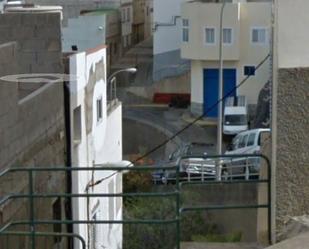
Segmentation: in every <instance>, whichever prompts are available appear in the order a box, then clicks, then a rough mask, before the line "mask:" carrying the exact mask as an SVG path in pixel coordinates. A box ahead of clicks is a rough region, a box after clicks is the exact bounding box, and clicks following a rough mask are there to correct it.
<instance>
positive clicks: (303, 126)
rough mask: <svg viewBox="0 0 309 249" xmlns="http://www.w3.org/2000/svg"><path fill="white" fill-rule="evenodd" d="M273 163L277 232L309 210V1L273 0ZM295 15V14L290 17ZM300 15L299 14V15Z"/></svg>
mask: <svg viewBox="0 0 309 249" xmlns="http://www.w3.org/2000/svg"><path fill="white" fill-rule="evenodd" d="M275 4H276V5H275V7H276V8H275V10H276V12H275V17H276V18H275V21H276V23H275V24H276V26H275V35H274V37H275V42H276V43H275V57H274V61H275V74H274V89H273V103H272V107H273V112H272V119H273V120H272V121H273V122H272V129H273V140H272V150H273V156H272V164H273V171H274V172H275V176H274V181H275V184H276V188H275V191H274V193H273V198H274V202H275V204H276V206H275V209H274V215H275V219H276V220H275V222H274V223H275V224H276V231H275V232H277V233H280V232H281V231H282V230H283V226H284V222H285V221H286V219H287V217H291V216H300V215H303V214H308V213H309V203H308V200H309V196H308V194H309V185H308V175H309V170H308V169H309V167H308V166H309V164H308V161H309V157H308V139H306V137H307V133H308V130H309V123H308V108H307V106H308V104H309V99H308V92H309V88H308V87H309V69H308V68H309V63H308V48H307V47H308V46H307V43H306V41H307V40H308V32H307V28H306V27H307V26H308V24H309V19H308V16H307V14H306V13H305V11H304V10H305V9H306V8H307V7H308V2H307V1H301V0H296V1H293V3H291V2H290V1H287V0H280V1H276V2H275ZM287 17H293V18H287ZM296 17H297V18H296Z"/></svg>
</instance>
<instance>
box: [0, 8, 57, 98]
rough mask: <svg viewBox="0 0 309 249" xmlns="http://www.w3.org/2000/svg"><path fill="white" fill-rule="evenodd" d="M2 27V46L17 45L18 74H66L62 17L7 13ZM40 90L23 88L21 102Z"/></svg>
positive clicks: (2, 19) (20, 92)
mask: <svg viewBox="0 0 309 249" xmlns="http://www.w3.org/2000/svg"><path fill="white" fill-rule="evenodd" d="M0 23H1V25H0V44H1V43H4V42H10V41H17V42H18V49H17V62H18V63H17V70H16V72H14V73H15V74H18V73H20V74H22V73H62V72H63V64H62V54H61V21H60V13H5V14H3V15H0ZM12 23H14V25H12ZM37 88H38V84H20V85H19V90H20V91H19V95H20V98H23V97H25V96H26V95H28V94H29V93H31V92H32V91H33V90H36V89H37Z"/></svg>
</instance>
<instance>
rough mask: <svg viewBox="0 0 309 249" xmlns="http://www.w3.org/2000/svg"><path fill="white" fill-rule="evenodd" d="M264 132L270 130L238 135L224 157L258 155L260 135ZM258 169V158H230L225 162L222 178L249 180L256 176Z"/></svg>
mask: <svg viewBox="0 0 309 249" xmlns="http://www.w3.org/2000/svg"><path fill="white" fill-rule="evenodd" d="M264 132H270V129H254V130H248V131H245V132H241V133H239V134H238V135H237V136H236V137H234V139H233V141H232V143H231V145H230V148H228V150H227V151H226V152H225V155H241V154H260V152H261V134H262V133H264ZM259 169H260V158H259V157H237V158H231V159H230V160H225V165H224V167H223V169H222V176H224V175H225V176H229V177H233V176H243V177H245V178H246V179H249V177H250V175H257V176H258V173H259Z"/></svg>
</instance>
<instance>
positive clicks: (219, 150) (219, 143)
mask: <svg viewBox="0 0 309 249" xmlns="http://www.w3.org/2000/svg"><path fill="white" fill-rule="evenodd" d="M225 4H226V2H225V1H224V2H223V3H222V6H221V13H220V49H219V61H220V67H219V95H218V101H219V108H218V109H219V113H218V125H217V127H218V128H217V154H218V155H221V154H222V116H223V115H222V114H223V103H222V102H223V100H222V98H223V56H222V52H223V41H222V40H223V39H222V38H223V27H222V26H223V10H224V7H225Z"/></svg>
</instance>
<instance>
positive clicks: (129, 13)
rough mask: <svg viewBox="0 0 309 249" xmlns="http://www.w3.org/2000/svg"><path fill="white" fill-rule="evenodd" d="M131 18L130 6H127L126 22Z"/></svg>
mask: <svg viewBox="0 0 309 249" xmlns="http://www.w3.org/2000/svg"><path fill="white" fill-rule="evenodd" d="M130 20H131V10H130V8H127V22H130Z"/></svg>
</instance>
